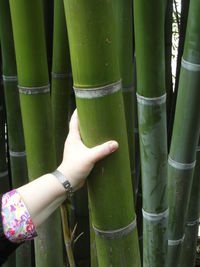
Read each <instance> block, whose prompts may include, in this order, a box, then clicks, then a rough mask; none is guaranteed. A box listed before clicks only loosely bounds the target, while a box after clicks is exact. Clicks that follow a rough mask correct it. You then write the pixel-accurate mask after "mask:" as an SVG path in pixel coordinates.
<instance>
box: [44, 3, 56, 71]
mask: <svg viewBox="0 0 200 267" xmlns="http://www.w3.org/2000/svg"><path fill="white" fill-rule="evenodd" d="M42 2H43V12H44V28H45V37H46V38H45V39H46V49H47V63H48V70H49V74H50V73H51V70H52V58H53V57H52V55H53V21H54V18H53V14H54V0H42Z"/></svg>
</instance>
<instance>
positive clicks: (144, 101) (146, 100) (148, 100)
mask: <svg viewBox="0 0 200 267" xmlns="http://www.w3.org/2000/svg"><path fill="white" fill-rule="evenodd" d="M136 95H137V102H138V104H141V105H149V106H153V105H162V104H165V103H166V96H167V95H166V94H164V95H161V96H158V97H145V96H142V95H140V94H138V93H136Z"/></svg>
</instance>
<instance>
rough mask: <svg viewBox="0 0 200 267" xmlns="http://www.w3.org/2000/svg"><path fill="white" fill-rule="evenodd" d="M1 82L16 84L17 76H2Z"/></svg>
mask: <svg viewBox="0 0 200 267" xmlns="http://www.w3.org/2000/svg"><path fill="white" fill-rule="evenodd" d="M2 78H3V81H4V82H17V76H16V75H15V76H7V75H2Z"/></svg>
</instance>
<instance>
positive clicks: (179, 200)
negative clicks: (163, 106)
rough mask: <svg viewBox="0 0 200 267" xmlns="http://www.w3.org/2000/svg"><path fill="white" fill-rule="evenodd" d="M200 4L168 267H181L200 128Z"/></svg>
mask: <svg viewBox="0 0 200 267" xmlns="http://www.w3.org/2000/svg"><path fill="white" fill-rule="evenodd" d="M199 12H200V3H199V1H197V0H191V2H190V9H189V15H188V25H187V30H186V40H185V46H184V54H183V58H182V66H181V73H180V81H179V88H178V98H177V104H176V113H175V120H174V128H173V134H172V142H171V148H170V154H169V161H168V162H169V165H168V166H169V167H168V170H169V173H168V176H169V178H168V179H169V229H168V238H169V240H168V266H169V267H171V266H178V264H179V259H180V257H179V256H180V248H181V245H182V242H183V240H184V228H185V221H186V216H187V209H188V204H189V198H190V191H191V185H192V177H193V172H194V167H195V158H196V148H197V143H198V138H199V127H200V106H199V98H200V90H199V83H200V75H199V71H200V53H199V51H200V50H199V47H200V25H199Z"/></svg>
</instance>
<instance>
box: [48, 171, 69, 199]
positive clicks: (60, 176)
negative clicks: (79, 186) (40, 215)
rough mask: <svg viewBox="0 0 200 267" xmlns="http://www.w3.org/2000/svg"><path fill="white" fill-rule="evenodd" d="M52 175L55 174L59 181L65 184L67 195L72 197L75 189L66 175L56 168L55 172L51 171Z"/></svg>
mask: <svg viewBox="0 0 200 267" xmlns="http://www.w3.org/2000/svg"><path fill="white" fill-rule="evenodd" d="M51 174H52V175H54V176H55V177H56V178H57V179H58V181H59V182H60V183H61V184H62V185H63V187H64V188H65V190H66V192H67V196H68V197H69V198H71V197H72V196H73V189H72V186H71V184H70V182H69V181H68V180H67V177H66V176H65V175H63V174H62V173H61V172H60V171H58V170H55V171H54V172H52V173H51Z"/></svg>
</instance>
